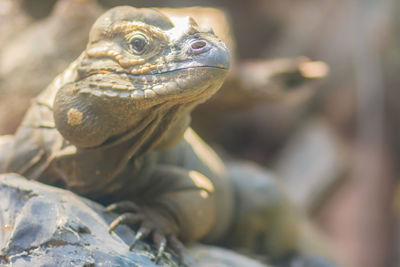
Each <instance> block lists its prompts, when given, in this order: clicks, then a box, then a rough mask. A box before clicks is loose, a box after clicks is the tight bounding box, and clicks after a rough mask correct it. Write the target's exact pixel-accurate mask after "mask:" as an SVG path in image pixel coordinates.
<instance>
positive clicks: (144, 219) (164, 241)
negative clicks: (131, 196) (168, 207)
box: [106, 201, 183, 265]
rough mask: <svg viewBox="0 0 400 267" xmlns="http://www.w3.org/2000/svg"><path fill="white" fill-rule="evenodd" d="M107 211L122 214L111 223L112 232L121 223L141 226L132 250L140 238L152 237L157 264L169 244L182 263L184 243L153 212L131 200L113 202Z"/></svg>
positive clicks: (110, 229)
mask: <svg viewBox="0 0 400 267" xmlns="http://www.w3.org/2000/svg"><path fill="white" fill-rule="evenodd" d="M106 211H107V212H116V213H120V214H121V215H120V216H118V217H117V218H116V219H115V220H114V221H113V222H112V223H111V224H110V228H109V232H110V233H111V232H113V231H114V229H115V228H116V227H117V226H118V225H121V224H125V225H128V226H135V227H139V230H138V231H137V232H136V235H135V237H134V239H133V241H132V244H131V245H130V247H129V249H130V250H132V249H133V248H134V247H135V245H136V244H137V242H138V241H139V240H141V239H143V238H146V237H151V238H152V241H153V243H154V246H155V247H156V249H157V254H156V257H155V263H156V264H157V263H158V262H159V260H160V258H161V256H162V255H163V253H164V251H165V248H166V247H167V245H168V246H169V247H170V248H171V249H172V251H173V252H174V253H175V254H176V255H177V256H178V260H179V264H180V265H182V262H183V261H182V254H183V245H182V243H181V242H180V241H179V240H178V239H177V238H176V236H175V234H173V233H171V232H168V231H166V230H165V229H168V225H165V224H166V223H165V222H164V225H162V224H163V222H161V221H159V220H157V218H156V216H150V215H151V214H149V212H146V211H145V210H143V209H141V208H140V207H139V206H137V205H136V204H135V203H133V202H131V201H123V202H118V203H114V204H111V205H110V206H108V207H107V208H106ZM153 215H154V214H153Z"/></svg>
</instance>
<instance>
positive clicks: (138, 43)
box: [131, 38, 146, 53]
mask: <svg viewBox="0 0 400 267" xmlns="http://www.w3.org/2000/svg"><path fill="white" fill-rule="evenodd" d="M131 46H132V49H133V50H134V51H135V52H137V53H142V52H143V51H144V49H145V47H146V40H144V39H143V38H135V39H133V40H132V41H131Z"/></svg>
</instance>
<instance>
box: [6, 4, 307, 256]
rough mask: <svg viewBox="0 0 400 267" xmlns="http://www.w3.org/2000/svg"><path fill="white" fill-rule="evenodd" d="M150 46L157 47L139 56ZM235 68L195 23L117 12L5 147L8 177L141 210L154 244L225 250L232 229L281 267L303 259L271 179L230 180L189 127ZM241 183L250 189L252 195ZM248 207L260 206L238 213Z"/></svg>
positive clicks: (253, 175)
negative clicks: (216, 245) (175, 242)
mask: <svg viewBox="0 0 400 267" xmlns="http://www.w3.org/2000/svg"><path fill="white" fill-rule="evenodd" d="M182 25H183V26H182ZM143 35H144V36H145V37H143ZM135 36H137V37H135ZM135 38H136V39H135ZM141 38H142V39H141ZM143 38H145V39H144V43H143V42H142V41H143ZM146 42H147V43H146ZM154 42H155V45H154V44H153V43H154ZM143 44H144V45H147V46H149V48H147V50H145V51H144V52H141V51H139V53H137V54H135V52H138V51H137V50H138V49H140V48H142V46H143ZM129 45H133V46H135V49H136V50H135V51H133V52H132V49H133V48H131V47H130V46H129ZM228 68H229V54H228V51H227V49H226V47H225V46H224V45H223V44H222V43H221V42H220V41H218V39H217V38H216V37H215V36H214V34H213V33H212V32H203V31H201V30H199V28H198V26H197V25H195V23H194V22H193V21H192V20H190V19H187V20H186V21H185V22H182V24H181V25H180V27H178V24H177V25H176V26H175V27H174V25H173V23H172V22H171V21H170V20H169V19H168V18H167V17H165V16H163V15H162V14H161V13H159V12H157V11H153V10H139V9H134V8H132V7H119V8H114V9H112V10H110V11H108V12H107V13H105V14H104V15H103V16H102V17H100V18H99V19H98V20H97V22H96V23H95V25H94V26H93V28H92V30H91V34H90V38H89V44H88V46H87V49H86V50H85V51H84V52H83V53H82V55H81V56H80V57H79V58H78V59H77V60H76V61H75V62H74V63H72V64H71V65H70V66H69V67H68V68H67V69H66V71H64V72H63V73H62V74H60V75H59V76H58V77H57V78H56V79H55V80H54V81H53V82H52V83H51V84H50V86H49V87H48V88H47V89H46V90H45V91H44V92H43V93H42V94H40V95H39V96H38V97H37V98H36V99H35V101H34V103H33V105H32V106H31V108H30V109H29V111H28V113H27V115H26V116H25V118H24V120H23V122H22V124H21V126H20V127H19V129H18V131H17V133H16V135H15V137H14V141H13V142H12V144H11V143H1V142H0V149H1V150H2V151H1V152H2V153H1V155H0V171H1V172H6V171H7V172H10V171H13V172H18V173H20V174H23V175H25V176H26V177H28V178H30V179H36V180H39V181H42V182H45V183H48V184H54V185H58V186H61V187H66V188H69V189H71V190H72V191H74V192H77V193H78V194H81V195H84V196H87V197H90V198H92V199H95V200H98V201H100V202H102V203H109V202H111V201H123V200H130V201H133V202H135V203H136V204H137V205H139V206H140V207H142V208H143V209H141V212H143V213H144V216H145V219H150V221H151V222H152V225H150V226H149V225H148V224H147V225H146V224H145V225H142V226H144V227H145V228H146V227H148V228H149V230H152V231H153V235H158V237H159V238H158V241H156V242H161V241H160V236H161V237H162V236H163V235H166V236H168V235H174V236H175V235H176V236H178V237H179V238H180V239H182V240H183V241H194V240H198V239H203V240H207V241H213V242H221V240H223V239H224V236H226V234H227V233H228V231H229V238H230V239H232V240H234V241H235V242H236V244H240V243H243V244H244V245H245V246H247V247H251V248H257V249H260V250H263V252H262V253H270V255H271V256H272V257H274V258H279V257H282V256H285V255H290V254H291V253H292V252H295V253H296V252H300V249H299V247H298V244H299V241H298V239H299V237H298V236H299V234H298V229H297V226H296V225H297V222H295V221H291V220H292V219H294V218H296V217H295V216H293V215H291V214H288V209H286V208H285V207H286V200H285V199H284V197H283V198H282V194H281V192H280V191H279V190H278V188H277V187H276V186H272V187H271V182H270V181H267V182H264V180H265V179H267V180H268V177H264V176H263V174H262V171H258V170H257V171H255V172H247V173H246V172H244V173H240V172H236V173H234V174H233V175H227V172H226V170H225V167H224V165H223V163H222V161H221V160H220V159H219V158H218V156H217V155H216V154H215V153H214V152H213V151H212V150H211V149H210V148H209V147H208V146H207V145H206V144H205V143H204V142H203V141H201V139H200V138H199V137H198V136H197V135H196V134H195V133H194V132H193V131H192V130H191V129H190V128H189V123H190V112H191V110H192V109H193V108H194V107H195V106H196V105H197V104H199V103H201V102H203V101H205V100H206V99H208V98H209V97H210V96H211V95H212V94H213V93H215V92H216V90H217V89H218V88H219V87H220V86H221V84H222V82H223V80H224V78H225V76H226V74H227V70H228ZM150 89H151V90H150ZM239 174H240V175H243V174H244V175H245V176H247V177H239V178H235V177H234V176H235V175H236V176H238V175H239ZM240 175H239V176H240ZM228 176H229V177H228ZM237 179H241V180H243V181H247V182H245V185H241V186H243V190H242V189H241V188H240V187H239V186H238V185H239V184H241V182H239V183H238V182H237ZM260 181H261V182H260ZM246 183H248V184H246ZM265 188H267V189H268V188H275V189H276V190H275V192H267V191H265V190H264V189H265ZM251 190H261V191H262V190H264V193H265V194H267V193H268V194H270V193H271V194H270V195H269V196H266V195H265V194H264V195H263V193H261V196H258V197H256V196H254V197H253V196H252V195H253V193H252V191H251ZM269 190H271V189H269ZM238 198H244V199H242V200H243V201H244V203H248V204H249V205H250V206H247V207H246V205H247V204H246V205H244V207H245V209H246V210H240V207H239V206H240V205H238V203H236V202H235V199H238ZM265 199H266V200H268V201H269V200H271V201H272V202H271V201H270V203H264V202H265V201H263V200H265ZM281 208H282V211H283V212H280V209H281ZM289 213H290V212H289ZM243 214H246V215H243ZM249 214H250V215H249ZM251 214H254V217H252V215H251ZM132 216H134V215H131V219H132V218H133V217H132ZM245 216H250V217H249V218H247V217H245ZM268 216H273V218H270V219H269V218H268ZM136 219H137V218H136ZM141 219H143V218H141ZM132 220H134V219H132ZM144 222H146V220H144ZM271 225H272V228H271ZM249 227H251V229H250V228H249ZM274 227H275V228H274ZM139 231H140V230H139ZM271 233H272V236H273V237H272V238H270V237H268V235H269V234H271ZM145 234H148V232H146V233H145ZM260 238H261V239H260ZM156 239H157V238H156ZM161 239H163V238H161ZM260 242H261V243H260ZM158 245H160V244H158ZM265 250H267V251H265ZM258 252H261V251H258Z"/></svg>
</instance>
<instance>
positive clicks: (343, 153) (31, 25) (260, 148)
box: [0, 0, 400, 267]
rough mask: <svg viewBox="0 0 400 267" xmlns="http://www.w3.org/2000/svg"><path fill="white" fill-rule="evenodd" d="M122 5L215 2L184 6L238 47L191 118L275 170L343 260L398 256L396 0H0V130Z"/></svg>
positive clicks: (230, 149) (216, 141)
mask: <svg viewBox="0 0 400 267" xmlns="http://www.w3.org/2000/svg"><path fill="white" fill-rule="evenodd" d="M121 4H129V5H133V6H135V7H153V6H157V7H168V8H177V7H179V8H182V7H191V6H203V7H205V6H210V7H214V8H219V9H220V10H214V9H190V10H187V11H184V13H185V12H189V13H190V14H192V15H193V16H194V17H195V18H196V20H197V21H199V24H208V25H210V26H212V27H213V28H214V30H215V31H216V33H217V35H219V36H220V38H222V39H223V40H225V41H226V42H227V43H228V44H229V46H230V48H231V52H232V57H233V62H232V70H231V74H230V76H229V78H228V80H227V82H226V83H225V84H224V86H223V88H222V89H221V90H220V92H219V93H217V95H216V96H215V97H214V98H213V99H211V100H210V101H209V102H207V103H205V104H204V105H202V106H200V107H199V108H198V109H197V110H196V111H195V113H194V115H193V127H194V128H195V129H196V130H197V131H198V132H199V133H200V135H201V136H202V137H203V138H204V139H205V140H206V141H207V142H208V143H209V144H211V145H212V146H213V147H214V148H215V149H216V150H217V151H219V153H220V154H222V155H223V156H224V157H225V158H239V159H245V160H252V161H256V162H258V163H259V164H260V165H262V166H264V167H266V168H268V169H270V170H272V171H274V172H275V173H276V174H277V175H278V177H279V179H280V180H281V181H282V183H283V184H285V187H286V189H287V191H288V193H289V195H290V196H291V197H292V198H293V199H294V201H295V203H296V204H297V205H298V207H299V209H302V210H303V211H304V212H306V213H307V214H309V216H310V217H311V218H312V220H313V222H314V223H315V224H316V225H317V227H318V228H320V229H321V231H322V232H323V233H324V234H325V235H326V236H327V239H328V241H329V242H330V243H331V247H332V249H333V250H335V251H337V252H338V253H339V254H340V255H341V257H342V258H343V261H344V262H346V263H347V264H348V265H349V266H357V267H358V266H359V267H361V266H363V267H368V266H371V267H377V266H400V256H399V255H400V253H399V252H400V234H399V226H400V221H399V220H400V217H399V216H400V187H399V181H400V179H399V178H400V169H399V166H400V165H399V160H400V157H399V153H400V138H399V137H398V136H399V134H400V104H398V103H397V101H400V91H399V90H400V88H399V86H400V2H399V1H395V0H368V1H366V0H322V1H321V0H319V1H317V0H296V1H294V0H247V1H239V0H236V1H234V0H220V1H211V0H203V1H199V0H198V1H194V0H187V1H175V0H159V1H156V0H154V1H153V0H147V1H128V0H125V1H118V0H98V1H96V0H58V1H57V0H35V1H30V0H0V134H11V133H13V132H14V131H15V129H16V127H17V126H18V124H19V122H20V120H21V118H22V116H23V113H24V112H25V110H26V108H27V107H28V106H29V102H30V99H31V97H33V96H34V95H36V94H37V93H38V92H40V91H41V90H42V89H44V88H45V87H46V85H47V84H48V83H49V82H50V81H51V80H52V79H53V78H54V77H55V76H56V75H57V74H58V73H59V72H61V71H63V70H64V68H65V67H66V66H67V65H68V64H69V63H70V62H71V61H72V60H73V59H74V58H76V57H77V56H78V55H79V53H80V52H81V51H83V49H84V47H85V44H86V40H87V33H88V31H89V29H90V26H91V24H92V23H93V22H94V20H95V19H96V18H97V17H98V15H99V14H101V13H102V12H103V10H104V9H107V8H110V7H112V6H116V5H121ZM168 12H174V11H171V10H170V11H168Z"/></svg>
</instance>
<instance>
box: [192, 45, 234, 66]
mask: <svg viewBox="0 0 400 267" xmlns="http://www.w3.org/2000/svg"><path fill="white" fill-rule="evenodd" d="M190 51H191V53H192V55H193V56H194V60H195V61H197V62H198V63H200V65H202V66H206V67H216V68H221V69H229V65H230V55H229V50H228V48H227V47H226V46H225V44H224V43H222V42H217V43H212V42H209V41H208V40H204V39H197V40H193V41H192V42H191V43H190Z"/></svg>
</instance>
